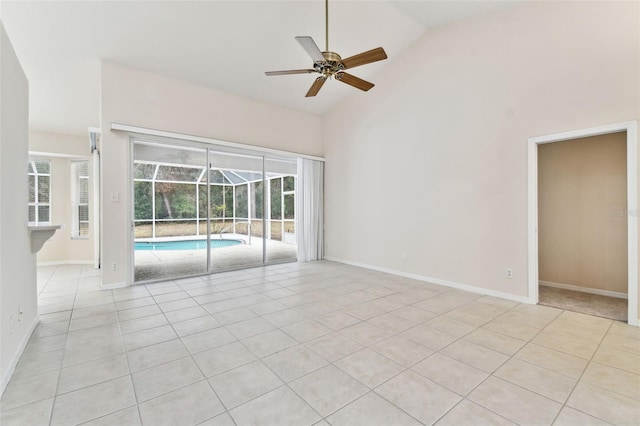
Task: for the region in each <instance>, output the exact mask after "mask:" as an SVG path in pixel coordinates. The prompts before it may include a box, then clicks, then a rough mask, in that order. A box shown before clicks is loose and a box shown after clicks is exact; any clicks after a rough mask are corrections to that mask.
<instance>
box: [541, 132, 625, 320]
mask: <svg viewBox="0 0 640 426" xmlns="http://www.w3.org/2000/svg"><path fill="white" fill-rule="evenodd" d="M557 142H559V143H557ZM605 144H608V145H609V146H608V147H607V146H605ZM609 147H611V149H613V151H612V152H608V153H607V154H606V155H604V152H605V151H603V150H605V149H608V148H609ZM616 150H617V152H616ZM637 152H638V151H637V124H636V123H635V122H630V123H622V124H619V125H612V126H603V127H599V128H592V129H585V130H582V131H576V132H566V133H562V134H556V135H549V136H544V137H539V138H532V139H530V140H529V298H530V300H531V301H532V302H533V303H549V300H548V299H549V298H551V299H553V300H554V301H553V303H555V306H556V307H559V308H562V309H569V310H578V311H580V310H581V309H582V312H583V313H588V314H591V315H600V316H606V317H614V318H613V319H622V318H627V321H628V323H629V324H633V325H637V323H638V310H637V308H638V293H637V289H638V228H637V202H638V198H637V196H638V194H637V188H638V177H637V176H638V174H637V169H638V156H637V155H638V154H637ZM625 156H626V159H625V158H624V157H625ZM563 159H564V160H563ZM561 161H564V164H560V163H559V162H561ZM616 162H617V163H616ZM620 165H622V168H623V169H624V168H626V170H624V171H622V172H621V171H620V170H619V168H620ZM596 166H597V167H596ZM590 167H591V168H593V170H586V169H588V168H590ZM607 168H609V169H608V171H607ZM596 169H598V170H596ZM585 176H589V177H588V178H585ZM612 188H614V189H613V190H612ZM616 191H617V193H616ZM579 212H582V213H580V214H578V213H579ZM539 285H542V287H539ZM627 295H628V302H627V303H625V299H624V297H625V296H627ZM608 296H617V298H614V299H611V298H609V297H608ZM620 307H622V309H624V310H625V311H626V312H624V314H626V315H622V316H620V315H619V313H618V315H615V314H613V313H614V312H615V310H616V309H620Z"/></svg>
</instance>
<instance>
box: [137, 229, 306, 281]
mask: <svg viewBox="0 0 640 426" xmlns="http://www.w3.org/2000/svg"><path fill="white" fill-rule="evenodd" d="M194 239H202V237H197V236H187V237H174V238H166V239H165V238H163V239H162V240H163V241H179V240H194ZM224 239H226V240H235V239H237V240H241V241H243V242H244V244H238V245H234V246H229V247H220V248H214V249H212V250H211V267H212V272H221V271H228V270H233V269H241V268H248V267H254V266H262V246H263V239H262V238H259V237H251V243H250V244H248V243H247V239H248V238H247V236H246V235H240V234H225V238H224ZM136 241H138V242H142V241H153V240H151V239H149V238H144V239H143V238H141V239H138V240H136ZM156 241H157V240H156ZM266 253H267V262H284V261H287V260H289V261H295V260H296V255H297V246H296V245H295V244H288V243H283V242H280V241H275V240H266ZM134 256H135V281H136V282H139V281H149V280H161V279H171V278H176V277H181V276H185V275H195V274H206V273H207V251H206V250H204V249H200V250H138V251H136V252H135V255H134Z"/></svg>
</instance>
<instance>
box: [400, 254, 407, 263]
mask: <svg viewBox="0 0 640 426" xmlns="http://www.w3.org/2000/svg"><path fill="white" fill-rule="evenodd" d="M400 259H401V260H402V261H403V262H406V261H407V255H406V254H405V253H400Z"/></svg>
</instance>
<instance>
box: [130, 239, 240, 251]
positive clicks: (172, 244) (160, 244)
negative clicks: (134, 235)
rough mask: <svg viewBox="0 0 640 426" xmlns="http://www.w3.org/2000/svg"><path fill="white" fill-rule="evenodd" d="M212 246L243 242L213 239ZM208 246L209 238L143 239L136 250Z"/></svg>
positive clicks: (183, 248)
mask: <svg viewBox="0 0 640 426" xmlns="http://www.w3.org/2000/svg"><path fill="white" fill-rule="evenodd" d="M210 242H211V244H210V246H211V248H212V249H216V248H221V247H229V246H235V245H238V244H242V241H239V240H211V241H210ZM206 248H207V240H186V241H157V242H151V241H142V242H137V243H135V249H136V250H199V249H206Z"/></svg>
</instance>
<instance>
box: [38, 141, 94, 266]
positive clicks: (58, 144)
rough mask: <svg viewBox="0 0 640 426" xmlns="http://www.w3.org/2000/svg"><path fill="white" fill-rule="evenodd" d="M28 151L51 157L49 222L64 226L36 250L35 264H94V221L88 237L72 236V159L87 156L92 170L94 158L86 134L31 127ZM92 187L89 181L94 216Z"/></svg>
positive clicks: (91, 214)
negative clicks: (33, 129)
mask: <svg viewBox="0 0 640 426" xmlns="http://www.w3.org/2000/svg"><path fill="white" fill-rule="evenodd" d="M29 151H30V153H32V154H37V155H38V157H40V158H46V159H49V160H50V161H51V223H54V224H63V225H64V226H65V227H64V228H63V229H61V230H59V231H57V232H56V233H55V235H54V236H53V237H51V238H50V239H49V240H48V241H47V242H46V243H45V244H44V246H43V247H42V249H41V250H40V251H39V252H38V254H37V261H38V264H39V265H40V264H51V263H89V264H93V260H94V259H93V235H94V229H95V224H94V223H93V221H91V223H90V225H89V236H88V238H84V239H72V238H71V162H72V161H74V160H88V161H89V171H90V173H91V170H93V167H92V164H93V159H92V158H91V152H90V151H89V137H88V136H87V137H80V136H72V135H62V134H57V133H46V132H35V131H32V132H30V133H29ZM90 179H93V176H90ZM92 190H93V184H92V183H91V182H90V183H89V217H90V218H93V209H94V206H93V194H92V192H91V191H92Z"/></svg>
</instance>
